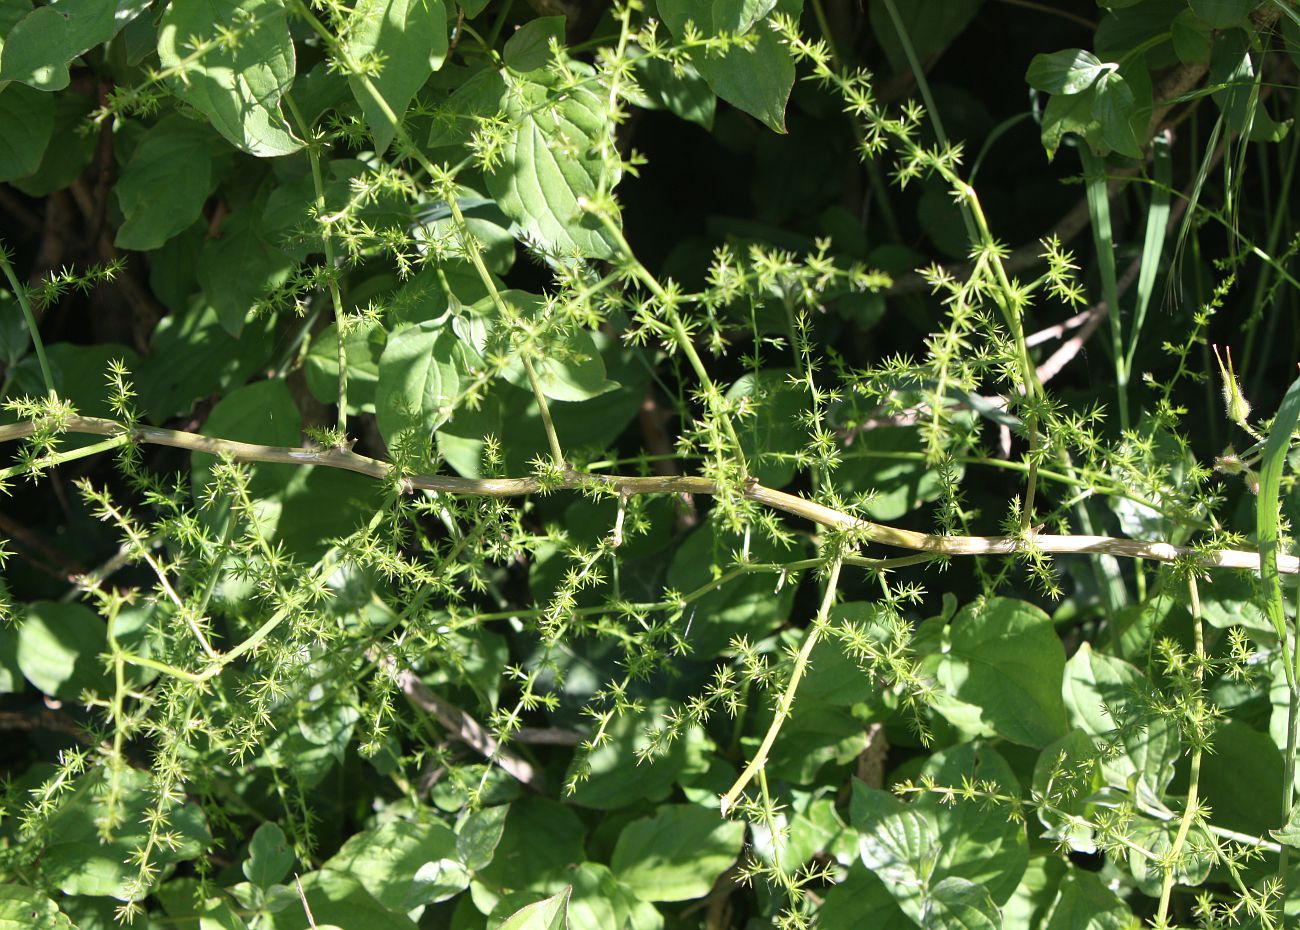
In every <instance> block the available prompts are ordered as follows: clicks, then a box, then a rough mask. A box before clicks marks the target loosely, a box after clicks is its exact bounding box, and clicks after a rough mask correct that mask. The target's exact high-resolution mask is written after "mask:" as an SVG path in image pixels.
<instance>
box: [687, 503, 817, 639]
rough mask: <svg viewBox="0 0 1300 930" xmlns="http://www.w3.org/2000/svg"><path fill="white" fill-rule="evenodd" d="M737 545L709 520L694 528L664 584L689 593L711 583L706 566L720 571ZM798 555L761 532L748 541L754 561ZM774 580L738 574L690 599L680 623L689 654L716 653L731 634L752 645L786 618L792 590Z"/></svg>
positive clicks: (770, 576) (773, 577)
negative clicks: (748, 640)
mask: <svg viewBox="0 0 1300 930" xmlns="http://www.w3.org/2000/svg"><path fill="white" fill-rule="evenodd" d="M740 544H741V540H740V539H739V538H738V537H731V536H725V535H723V534H722V533H721V531H720V530H719V529H718V528H717V527H716V526H715V525H714V524H713V523H712V522H708V523H705V524H704V525H702V526H700V527H697V528H696V529H695V530H693V531H692V532H691V534H690V535H689V536H687V537H686V538H685V539H684V540H682V542H681V544H680V545H679V546H678V547H677V551H676V552H675V553H674V554H673V560H672V562H671V564H670V565H669V566H668V578H667V584H668V585H669V586H670V587H672V588H673V589H674V590H676V591H677V592H679V593H681V594H689V593H691V592H692V591H695V590H697V589H699V588H701V587H703V586H704V585H706V584H709V583H712V582H713V581H715V580H716V579H715V578H714V576H713V571H712V569H711V566H713V565H715V564H717V565H722V566H724V568H723V571H724V572H725V571H726V570H727V568H728V567H729V563H730V561H731V556H732V554H733V553H736V552H738V551H739V550H740ZM799 551H800V550H795V551H791V550H789V549H782V548H780V547H779V546H777V545H776V544H775V543H773V542H770V541H769V540H768V539H767V537H766V536H765V535H763V534H761V533H755V534H753V535H752V536H751V539H750V548H749V557H750V560H751V561H753V562H777V561H789V560H791V559H795V558H798V557H799V555H798V552H799ZM778 581H779V577H778V576H777V575H774V574H771V573H768V572H754V573H751V574H739V575H738V576H737V577H735V578H733V579H732V580H730V581H728V582H727V583H726V584H724V585H722V586H721V587H719V588H717V589H716V590H713V591H710V592H708V593H707V594H704V595H702V596H701V597H699V598H698V599H697V600H695V601H694V602H693V603H692V604H691V605H690V606H689V607H687V609H686V617H685V618H684V619H683V620H682V621H680V622H679V624H680V628H681V630H682V633H683V636H684V637H685V639H686V643H687V645H688V646H689V647H690V648H691V651H692V652H694V653H695V654H696V655H702V656H711V655H715V654H717V653H718V652H721V651H722V650H724V649H726V648H727V644H728V643H730V642H731V640H732V638H733V637H736V636H746V637H748V638H749V639H750V641H751V642H756V641H758V640H760V639H762V638H763V637H764V636H766V635H767V634H769V633H771V632H772V631H773V630H775V629H776V628H777V627H779V626H780V625H781V624H782V623H784V622H785V621H786V620H787V619H789V616H790V608H791V607H792V605H793V604H794V586H793V585H778Z"/></svg>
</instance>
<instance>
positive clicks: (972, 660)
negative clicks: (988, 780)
mask: <svg viewBox="0 0 1300 930" xmlns="http://www.w3.org/2000/svg"><path fill="white" fill-rule="evenodd" d="M935 666H936V678H937V679H938V681H939V683H940V684H941V685H942V686H943V687H944V689H945V691H946V692H947V693H948V694H949V695H951V696H952V697H953V698H955V699H956V700H958V701H960V702H963V703H965V704H967V705H973V706H974V707H975V708H978V715H979V718H980V720H981V721H982V722H983V723H984V724H985V725H986V726H988V727H989V728H990V729H991V730H992V731H993V732H994V733H995V734H997V735H998V736H1001V737H1002V738H1003V739H1007V740H1010V741H1011V742H1013V743H1019V744H1020V745H1022V746H1032V747H1034V748H1035V749H1041V748H1042V747H1044V746H1046V745H1047V744H1048V743H1049V742H1051V741H1052V740H1054V739H1057V738H1058V737H1060V736H1062V735H1064V734H1065V732H1066V729H1067V722H1066V717H1065V703H1064V702H1063V701H1062V699H1061V682H1062V679H1063V677H1064V675H1065V650H1064V649H1063V648H1062V646H1061V640H1060V638H1059V637H1058V636H1057V635H1056V632H1055V627H1054V626H1053V624H1052V618H1051V617H1049V616H1048V615H1047V614H1045V613H1044V612H1043V611H1042V610H1040V609H1039V608H1037V607H1035V606H1034V605H1033V604H1028V603H1025V602H1024V601H1017V600H1013V599H1010V598H993V599H992V600H989V601H985V602H983V603H982V604H970V605H967V606H966V607H965V608H963V609H962V611H961V612H960V613H959V614H957V616H956V617H954V618H953V620H952V623H951V624H950V625H949V626H948V627H947V628H946V629H945V630H944V632H943V636H942V646H941V648H940V654H939V655H938V656H937V657H936V660H935ZM936 709H937V710H938V711H939V712H940V713H941V714H943V713H944V705H942V704H941V705H939V706H938V707H937V708H936ZM945 716H947V714H945Z"/></svg>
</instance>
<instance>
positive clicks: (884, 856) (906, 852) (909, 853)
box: [852, 781, 939, 924]
mask: <svg viewBox="0 0 1300 930" xmlns="http://www.w3.org/2000/svg"><path fill="white" fill-rule="evenodd" d="M852 820H853V826H854V828H855V829H857V831H858V857H859V858H860V859H861V860H862V864H863V865H865V866H866V867H867V869H868V870H869V871H870V872H871V873H872V874H873V875H874V876H875V877H876V878H878V879H880V881H882V882H884V884H885V887H886V888H887V889H888V890H889V892H890V894H892V895H893V896H894V898H895V900H896V901H897V903H898V905H899V907H901V908H902V909H903V911H904V912H905V913H906V914H907V915H908V916H910V917H911V918H912V919H913V920H915V921H916V922H917V923H918V924H919V923H921V921H922V914H923V913H924V911H925V909H926V901H925V897H926V888H927V887H928V886H929V885H930V883H931V881H932V880H934V878H935V867H936V865H937V862H938V854H939V831H938V829H937V827H936V825H935V823H934V819H933V817H932V816H930V813H929V812H928V811H926V810H923V809H921V808H919V807H916V806H914V805H907V804H904V803H903V802H902V801H900V800H898V799H897V798H895V797H894V796H893V795H891V794H889V793H888V792H886V791H881V790H879V789H876V788H868V787H867V786H866V785H864V784H863V783H862V782H860V781H854V782H853V804H852Z"/></svg>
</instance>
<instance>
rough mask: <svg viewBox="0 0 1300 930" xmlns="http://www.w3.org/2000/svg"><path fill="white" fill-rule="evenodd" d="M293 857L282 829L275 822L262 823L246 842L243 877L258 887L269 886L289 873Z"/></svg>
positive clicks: (291, 849)
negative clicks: (246, 850) (246, 849)
mask: <svg viewBox="0 0 1300 930" xmlns="http://www.w3.org/2000/svg"><path fill="white" fill-rule="evenodd" d="M295 858H297V857H296V856H295V855H294V852H293V848H292V847H291V846H290V845H289V841H288V840H287V839H285V836H284V831H283V830H281V829H280V827H279V826H278V825H277V824H274V823H264V824H262V825H261V826H260V827H258V828H257V831H256V832H255V833H254V834H253V839H252V840H251V841H250V842H249V844H248V858H247V859H245V860H244V865H243V870H244V877H245V878H247V879H248V880H249V881H250V882H252V883H253V884H254V885H257V886H258V887H260V888H270V887H271V886H272V885H274V884H276V883H277V882H279V881H282V880H283V879H284V877H285V876H286V875H288V874H289V869H290V868H292V867H293V861H294V859H295Z"/></svg>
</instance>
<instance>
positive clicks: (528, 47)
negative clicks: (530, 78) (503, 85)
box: [501, 16, 566, 72]
mask: <svg viewBox="0 0 1300 930" xmlns="http://www.w3.org/2000/svg"><path fill="white" fill-rule="evenodd" d="M565 23H566V20H565V18H564V17H563V16H539V17H538V18H537V19H533V20H529V21H528V22H526V23H524V24H523V25H522V26H520V27H519V29H518V30H516V31H515V34H514V35H512V36H511V37H510V38H508V39H506V44H505V48H503V49H502V50H501V56H502V57H503V58H504V59H505V62H506V64H507V65H508V66H509V67H510V69H511V70H513V71H521V72H522V71H536V70H537V69H538V68H544V67H546V64H547V63H548V62H549V61H550V60H551V40H552V39H554V40H555V41H556V42H561V43H562V42H564V28H565Z"/></svg>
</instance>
